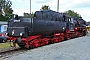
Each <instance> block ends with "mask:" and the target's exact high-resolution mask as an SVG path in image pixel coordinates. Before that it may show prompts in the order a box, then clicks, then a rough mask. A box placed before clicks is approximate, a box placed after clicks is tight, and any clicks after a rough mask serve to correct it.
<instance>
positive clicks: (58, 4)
mask: <svg viewBox="0 0 90 60" xmlns="http://www.w3.org/2000/svg"><path fill="white" fill-rule="evenodd" d="M57 12H59V0H57Z"/></svg>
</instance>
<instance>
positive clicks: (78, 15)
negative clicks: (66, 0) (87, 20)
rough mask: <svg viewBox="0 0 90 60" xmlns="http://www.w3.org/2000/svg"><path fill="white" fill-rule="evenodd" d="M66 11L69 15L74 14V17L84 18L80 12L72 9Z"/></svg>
mask: <svg viewBox="0 0 90 60" xmlns="http://www.w3.org/2000/svg"><path fill="white" fill-rule="evenodd" d="M65 13H66V14H68V15H69V16H73V17H77V18H82V17H81V15H80V14H78V13H77V12H74V11H72V10H68V11H66V12H65Z"/></svg>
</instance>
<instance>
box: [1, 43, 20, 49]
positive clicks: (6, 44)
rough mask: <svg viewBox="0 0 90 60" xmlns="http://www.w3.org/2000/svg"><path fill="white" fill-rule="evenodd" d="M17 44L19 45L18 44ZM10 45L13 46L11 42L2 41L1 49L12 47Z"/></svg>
mask: <svg viewBox="0 0 90 60" xmlns="http://www.w3.org/2000/svg"><path fill="white" fill-rule="evenodd" d="M11 45H13V43H11ZM16 46H18V45H17V44H16ZM10 47H11V46H10V44H9V42H7V43H0V49H5V48H10Z"/></svg>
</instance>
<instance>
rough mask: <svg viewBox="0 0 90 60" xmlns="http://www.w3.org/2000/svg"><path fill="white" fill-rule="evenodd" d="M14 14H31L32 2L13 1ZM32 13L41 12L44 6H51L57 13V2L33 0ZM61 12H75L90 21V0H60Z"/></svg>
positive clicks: (23, 0) (24, 0)
mask: <svg viewBox="0 0 90 60" xmlns="http://www.w3.org/2000/svg"><path fill="white" fill-rule="evenodd" d="M11 1H12V4H13V5H12V8H13V10H14V12H13V13H14V14H18V15H21V16H22V15H23V13H24V12H26V13H30V5H29V4H30V2H29V1H30V0H11ZM31 2H32V4H31V5H32V6H31V7H32V9H31V12H35V11H37V10H38V11H39V10H40V8H41V7H42V5H49V6H50V9H52V10H54V11H57V0H32V1H31ZM59 4H60V5H59V12H64V11H68V10H74V11H75V12H77V13H78V14H80V15H81V16H82V17H83V19H85V20H86V21H90V0H59Z"/></svg>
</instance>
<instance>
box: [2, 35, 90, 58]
mask: <svg viewBox="0 0 90 60" xmlns="http://www.w3.org/2000/svg"><path fill="white" fill-rule="evenodd" d="M3 60H90V36H85V37H79V38H75V39H71V40H68V41H64V42H60V43H55V44H51V45H47V46H43V47H39V48H35V49H31V50H28V51H27V52H24V53H22V54H18V55H14V56H11V57H9V58H6V59H3Z"/></svg>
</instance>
